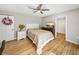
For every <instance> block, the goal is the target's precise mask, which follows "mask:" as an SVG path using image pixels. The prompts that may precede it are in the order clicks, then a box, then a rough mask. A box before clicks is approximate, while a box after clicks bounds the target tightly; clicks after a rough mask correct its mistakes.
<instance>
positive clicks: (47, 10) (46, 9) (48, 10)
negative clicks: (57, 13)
mask: <svg viewBox="0 0 79 59" xmlns="http://www.w3.org/2000/svg"><path fill="white" fill-rule="evenodd" d="M41 10H42V11H49V10H50V9H41Z"/></svg>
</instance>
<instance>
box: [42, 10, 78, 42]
mask: <svg viewBox="0 0 79 59" xmlns="http://www.w3.org/2000/svg"><path fill="white" fill-rule="evenodd" d="M58 16H66V17H67V30H66V31H67V33H66V40H67V41H70V42H73V43H76V44H79V9H75V10H72V11H68V12H63V13H59V14H55V15H54V16H53V15H52V16H49V17H45V18H44V19H43V22H45V21H46V20H49V19H53V18H54V19H55V18H56V17H58ZM52 17H53V18H52Z"/></svg>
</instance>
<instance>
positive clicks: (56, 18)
mask: <svg viewBox="0 0 79 59" xmlns="http://www.w3.org/2000/svg"><path fill="white" fill-rule="evenodd" d="M59 17H64V18H65V21H66V22H65V40H66V39H67V16H56V17H55V37H57V20H58V18H59Z"/></svg>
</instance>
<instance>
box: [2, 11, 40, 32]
mask: <svg viewBox="0 0 79 59" xmlns="http://www.w3.org/2000/svg"><path fill="white" fill-rule="evenodd" d="M0 15H12V16H14V31H16V30H18V25H19V24H31V23H33V24H34V23H36V24H41V18H40V17H37V16H31V15H26V14H19V13H15V12H10V11H2V10H0Z"/></svg>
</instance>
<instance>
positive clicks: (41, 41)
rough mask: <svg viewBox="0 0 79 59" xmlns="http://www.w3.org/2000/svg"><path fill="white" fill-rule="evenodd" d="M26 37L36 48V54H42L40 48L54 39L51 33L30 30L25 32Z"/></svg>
mask: <svg viewBox="0 0 79 59" xmlns="http://www.w3.org/2000/svg"><path fill="white" fill-rule="evenodd" d="M27 36H28V37H29V38H30V39H31V40H32V41H33V43H34V44H35V45H36V47H37V54H42V48H43V47H44V46H45V45H46V44H47V43H48V42H49V41H50V40H53V39H54V36H53V34H52V32H50V31H46V30H42V29H38V28H30V29H28V30H27Z"/></svg>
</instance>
